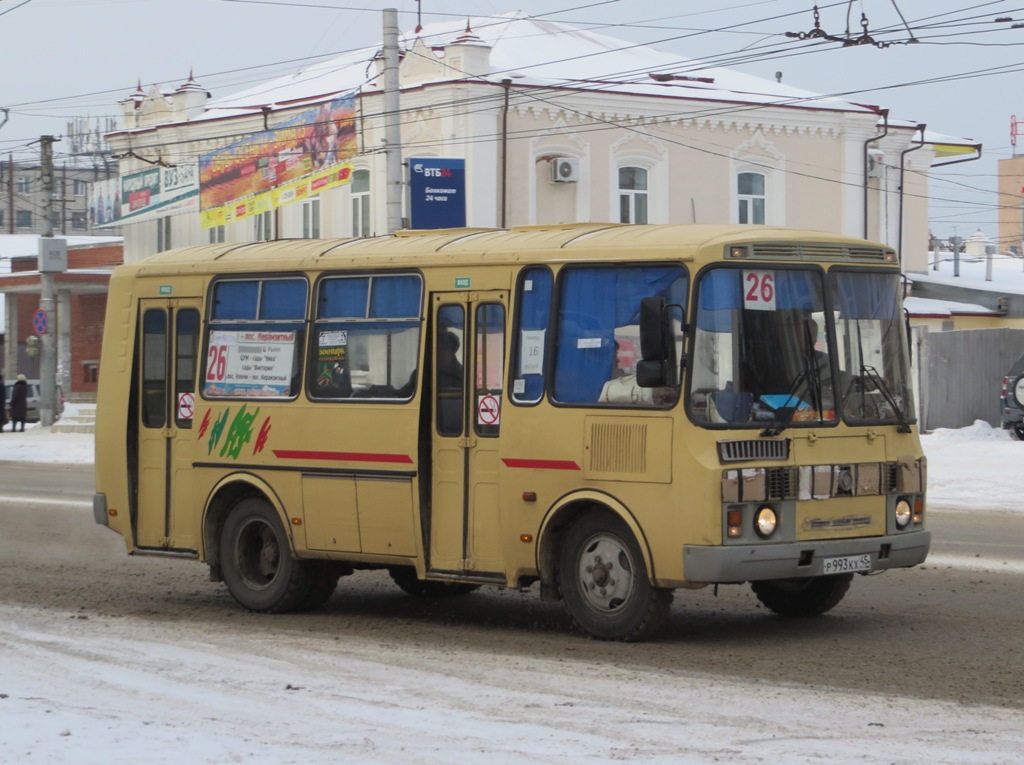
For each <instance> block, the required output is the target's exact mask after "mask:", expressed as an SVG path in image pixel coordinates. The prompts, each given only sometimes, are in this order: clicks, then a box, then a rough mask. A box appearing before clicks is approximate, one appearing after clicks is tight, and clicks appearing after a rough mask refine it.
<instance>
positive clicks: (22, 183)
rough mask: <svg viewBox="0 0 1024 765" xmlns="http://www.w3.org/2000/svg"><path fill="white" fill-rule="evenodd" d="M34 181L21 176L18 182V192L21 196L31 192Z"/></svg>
mask: <svg viewBox="0 0 1024 765" xmlns="http://www.w3.org/2000/svg"><path fill="white" fill-rule="evenodd" d="M31 184H32V179H31V178H29V177H28V176H27V175H19V176H18V180H17V190H18V193H19V194H28V193H29V191H31Z"/></svg>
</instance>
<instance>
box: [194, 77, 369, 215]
mask: <svg viewBox="0 0 1024 765" xmlns="http://www.w3.org/2000/svg"><path fill="white" fill-rule="evenodd" d="M354 116H355V96H354V94H351V93H350V94H348V95H345V96H342V97H340V98H337V99H335V100H333V101H330V102H328V103H324V104H320V105H319V106H316V107H313V108H311V109H307V110H305V111H303V112H300V113H299V114H297V115H295V116H294V117H292V118H291V119H289V120H287V121H285V122H284V123H282V124H280V125H278V126H277V127H275V128H274V129H272V130H263V131H261V132H259V133H254V134H252V135H248V136H246V137H244V138H242V139H240V140H238V141H235V142H234V143H232V144H230V145H228V146H225V147H223V148H220V149H217V150H215V151H212V152H210V153H208V154H204V155H203V156H202V157H201V158H200V160H199V198H200V208H201V211H202V223H203V228H211V227H213V226H222V225H224V224H225V223H229V222H231V221H235V220H241V219H242V218H246V217H249V216H251V215H256V214H258V213H262V212H266V211H267V210H272V209H274V208H276V207H280V206H281V205H284V204H288V203H290V202H298V201H300V200H302V199H305V198H307V197H309V196H312V195H313V194H317V193H319V192H320V191H323V190H325V189H329V188H333V187H334V186H340V185H342V184H345V183H348V182H349V180H350V177H351V173H352V165H351V162H350V159H351V157H352V156H353V155H354V153H355V146H356V134H355V122H354Z"/></svg>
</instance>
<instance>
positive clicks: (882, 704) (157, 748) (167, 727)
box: [0, 422, 1024, 765]
mask: <svg viewBox="0 0 1024 765" xmlns="http://www.w3.org/2000/svg"><path fill="white" fill-rule="evenodd" d="M923 440H924V445H925V451H926V453H927V455H928V459H929V508H930V510H931V512H933V513H936V514H938V513H952V512H969V511H970V510H972V509H986V510H996V511H999V512H1005V513H1017V514H1020V513H1022V512H1024V510H1022V508H1021V504H1022V503H1020V501H1019V496H1020V490H1019V487H1018V483H1019V475H1020V470H1019V465H1020V461H1021V457H1022V456H1024V444H1022V443H1017V442H1013V441H1011V440H1010V439H1009V437H1008V436H1007V435H1006V433H1005V432H1003V431H1000V430H993V429H992V428H991V427H989V426H988V425H987V424H985V423H981V422H979V423H976V424H975V425H974V426H972V427H970V428H964V429H961V430H955V431H939V432H936V433H934V434H930V435H928V436H925V437H924V439H923ZM92 459H93V450H92V436H89V435H78V434H53V433H50V432H49V431H48V430H47V429H44V428H40V427H38V426H35V427H30V429H29V431H28V432H27V433H25V434H11V433H10V432H9V430H8V431H5V432H4V433H3V434H2V435H0V461H32V462H61V463H85V464H88V463H91V462H92ZM12 501H16V500H10V499H0V533H2V523H3V513H4V507H5V505H6V504H8V503H10V502H12ZM69 511H73V512H81V513H88V512H89V508H88V506H87V504H86V503H69ZM1015 520H1016V519H1015ZM1020 573H1024V572H1020ZM80 619H81V617H77V618H76V616H75V615H74V614H68V613H54V614H47V613H43V612H40V611H38V610H31V609H27V608H24V607H21V606H13V605H9V604H0V763H45V764H46V765H49V764H50V763H75V764H76V765H77V764H78V763H96V764H97V765H99V764H102V765H115V764H118V763H125V764H126V765H127V764H128V763H131V764H132V765H135V764H136V763H139V762H143V763H147V765H148V764H157V763H168V764H169V763H183V762H185V763H225V762H244V763H274V764H275V765H277V764H279V763H281V764H283V763H321V762H342V761H347V762H355V763H395V764H396V765H406V764H408V765H413V764H416V765H426V764H431V765H432V764H433V763H438V764H441V763H445V764H447V763H480V762H483V761H486V762H487V763H489V764H500V763H555V762H558V763H574V762H584V761H586V762H619V761H630V762H654V763H674V764H678V765H695V764H697V763H712V762H722V763H773V764H775V763H821V762H830V763H872V764H874V763H898V764H900V765H904V764H905V765H923V764H924V763H929V764H930V765H943V764H945V763H949V764H956V765H963V764H965V763H966V764H974V763H977V764H978V765H1010V764H1012V763H1017V764H1020V763H1024V713H1022V712H1020V711H1019V710H1011V709H1001V708H992V707H964V706H961V705H957V704H955V703H953V702H948V703H947V702H940V701H932V700H922V699H916V698H915V699H900V698H892V697H883V696H877V697H870V696H868V697H866V696H865V694H863V693H858V694H852V693H850V692H848V691H844V690H842V689H835V690H828V689H826V688H823V687H821V686H820V685H814V686H807V687H802V686H786V685H777V684H771V685H770V686H767V685H761V686H758V687H756V688H752V687H751V686H750V684H741V683H739V682H738V681H735V680H732V679H729V678H723V677H719V676H711V675H701V674H696V673H692V672H676V673H667V674H666V673H657V674H652V673H650V672H645V671H644V670H643V669H637V668H635V667H630V666H627V665H626V664H620V663H616V662H610V663H609V664H607V665H602V666H594V665H592V664H585V663H584V662H581V661H580V660H579V659H577V658H575V657H574V655H573V652H572V650H573V649H572V645H573V642H572V641H575V640H581V639H582V638H579V637H578V636H573V635H568V634H567V635H566V637H565V640H566V649H565V651H566V652H565V654H564V656H563V657H559V658H552V657H550V656H538V657H524V656H523V655H522V654H518V653H512V654H508V653H502V652H497V651H496V652H494V653H493V654H491V653H490V652H488V654H487V655H486V656H479V655H477V656H467V655H466V654H465V652H464V651H462V650H461V649H457V648H448V647H446V646H443V645H438V644H437V643H436V641H425V643H424V645H423V646H416V647H414V648H411V649H410V647H409V646H408V645H401V646H399V645H390V644H388V642H387V641H386V640H381V636H379V635H378V636H368V638H367V639H366V640H361V641H344V642H341V643H336V644H335V647H334V649H332V650H331V651H324V649H323V644H322V641H323V638H322V636H320V635H308V636H307V635H304V634H303V633H302V632H299V631H285V630H283V629H280V628H279V627H275V626H273V624H274V623H273V622H270V621H268V622H266V626H265V627H263V628H260V629H259V630H258V631H256V632H254V633H252V634H251V635H249V636H248V637H247V639H245V640H242V639H240V637H239V634H240V633H238V632H237V631H231V630H221V629H217V628H216V627H215V626H214V627H212V628H211V627H210V625H201V624H197V623H191V622H190V621H189V620H188V619H183V620H182V621H181V622H175V623H173V624H167V625H164V626H162V627H161V628H160V629H159V631H155V630H154V629H153V626H152V625H151V624H148V623H141V622H142V621H144V620H135V619H130V618H126V619H122V620H111V621H106V622H103V623H102V624H95V623H93V624H89V623H83V622H82V621H80Z"/></svg>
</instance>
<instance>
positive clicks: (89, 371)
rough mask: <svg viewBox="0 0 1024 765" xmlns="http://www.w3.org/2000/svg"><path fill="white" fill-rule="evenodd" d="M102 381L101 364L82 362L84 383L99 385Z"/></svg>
mask: <svg viewBox="0 0 1024 765" xmlns="http://www.w3.org/2000/svg"><path fill="white" fill-rule="evenodd" d="M99 381H100V362H98V361H83V362H82V382H87V383H97V382H99Z"/></svg>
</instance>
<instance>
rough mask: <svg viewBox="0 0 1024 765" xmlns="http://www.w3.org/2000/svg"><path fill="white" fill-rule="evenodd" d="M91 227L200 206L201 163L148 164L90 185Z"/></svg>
mask: <svg viewBox="0 0 1024 765" xmlns="http://www.w3.org/2000/svg"><path fill="white" fill-rule="evenodd" d="M90 185H91V187H92V188H91V189H90V194H89V225H90V227H91V228H103V227H110V226H120V225H121V224H123V223H137V222H139V221H144V220H153V219H156V218H161V217H163V216H165V215H175V214H178V213H184V212H193V211H197V210H198V209H199V166H198V165H197V164H195V163H186V164H181V165H172V166H171V167H163V166H153V167H147V168H146V169H145V170H140V171H138V172H135V173H126V174H125V175H122V176H121V177H120V178H112V179H110V180H106V181H97V182H95V183H92V184H90Z"/></svg>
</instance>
